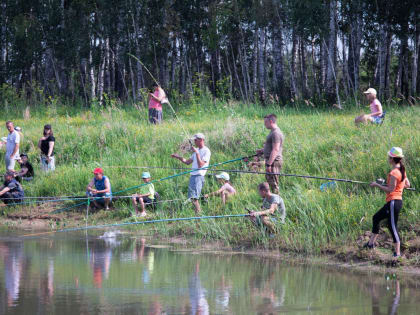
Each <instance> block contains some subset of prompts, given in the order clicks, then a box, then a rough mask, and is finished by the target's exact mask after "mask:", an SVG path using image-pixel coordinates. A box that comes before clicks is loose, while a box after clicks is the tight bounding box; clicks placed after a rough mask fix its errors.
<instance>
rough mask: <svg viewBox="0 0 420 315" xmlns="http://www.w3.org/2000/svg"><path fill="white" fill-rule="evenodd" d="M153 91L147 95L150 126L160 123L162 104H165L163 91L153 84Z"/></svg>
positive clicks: (165, 99)
mask: <svg viewBox="0 0 420 315" xmlns="http://www.w3.org/2000/svg"><path fill="white" fill-rule="evenodd" d="M153 88H154V91H153V93H150V94H149V121H150V123H151V124H154V125H156V124H160V123H161V122H162V116H163V115H162V104H163V103H165V102H167V98H166V93H165V91H164V90H163V89H162V88H161V87H160V86H159V85H158V84H157V83H155V84H154V85H153Z"/></svg>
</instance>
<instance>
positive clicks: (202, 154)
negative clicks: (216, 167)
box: [171, 133, 211, 214]
mask: <svg viewBox="0 0 420 315" xmlns="http://www.w3.org/2000/svg"><path fill="white" fill-rule="evenodd" d="M193 139H194V143H195V145H196V146H197V148H195V147H192V150H193V151H194V153H193V154H192V155H191V157H190V158H189V159H188V160H187V159H185V158H183V157H181V156H179V155H178V154H176V153H174V154H172V155H171V157H173V158H175V159H178V160H180V161H181V162H182V163H184V164H187V165H190V164H191V163H192V167H191V168H192V170H194V171H193V172H191V173H190V174H191V176H190V183H189V185H188V198H190V199H191V202H192V203H193V205H194V208H195V213H196V214H199V213H200V212H201V208H200V203H199V202H198V200H199V199H200V197H201V190H202V188H203V185H204V175H206V173H207V169H202V170H199V169H200V168H203V167H206V166H208V165H209V162H210V156H211V152H210V149H209V148H207V147H206V146H205V145H204V139H205V137H204V135H203V134H202V133H197V134H195V135H194V137H193Z"/></svg>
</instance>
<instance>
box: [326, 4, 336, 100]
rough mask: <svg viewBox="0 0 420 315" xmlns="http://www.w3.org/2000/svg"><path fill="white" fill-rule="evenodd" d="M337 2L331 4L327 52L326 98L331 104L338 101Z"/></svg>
mask: <svg viewBox="0 0 420 315" xmlns="http://www.w3.org/2000/svg"><path fill="white" fill-rule="evenodd" d="M336 9H337V2H336V0H330V4H329V35H328V51H327V58H328V59H327V60H328V63H327V77H326V97H327V101H328V102H329V103H331V104H333V103H335V102H336V101H337V97H336V93H335V91H334V90H335V84H336V78H335V65H336V60H337V58H336V47H337V28H336V22H337V21H336V17H337V14H336V13H337V11H336Z"/></svg>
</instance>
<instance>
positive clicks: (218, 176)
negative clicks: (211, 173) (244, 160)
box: [216, 172, 230, 180]
mask: <svg viewBox="0 0 420 315" xmlns="http://www.w3.org/2000/svg"><path fill="white" fill-rule="evenodd" d="M216 178H221V179H224V180H229V179H230V176H229V174H228V173H226V172H221V173H220V174H219V175H216Z"/></svg>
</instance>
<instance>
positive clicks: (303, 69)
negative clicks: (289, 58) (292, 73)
mask: <svg viewBox="0 0 420 315" xmlns="http://www.w3.org/2000/svg"><path fill="white" fill-rule="evenodd" d="M299 51H300V65H301V77H302V93H303V97H304V98H308V97H309V88H308V72H307V68H306V49H305V44H304V42H303V39H302V38H301V39H300V49H299Z"/></svg>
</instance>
